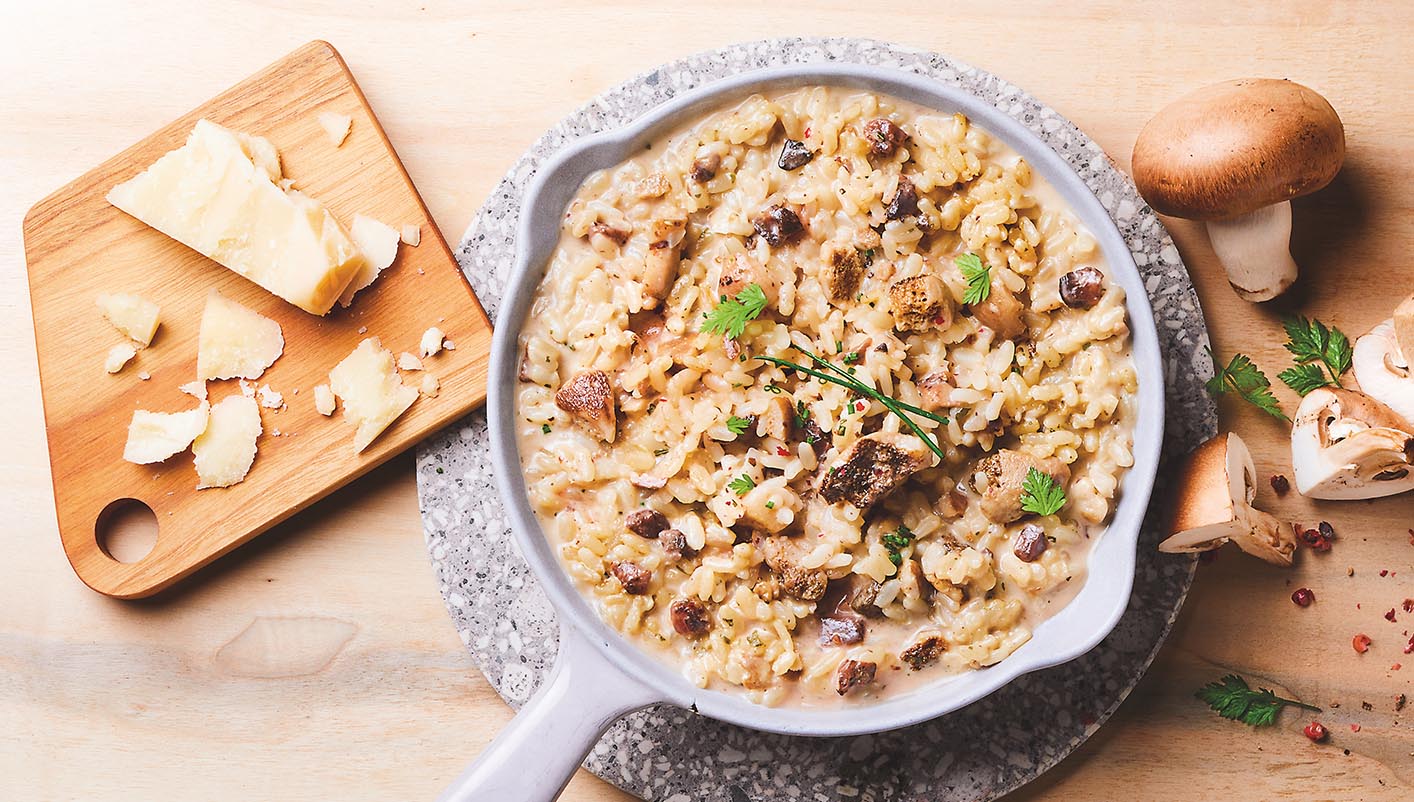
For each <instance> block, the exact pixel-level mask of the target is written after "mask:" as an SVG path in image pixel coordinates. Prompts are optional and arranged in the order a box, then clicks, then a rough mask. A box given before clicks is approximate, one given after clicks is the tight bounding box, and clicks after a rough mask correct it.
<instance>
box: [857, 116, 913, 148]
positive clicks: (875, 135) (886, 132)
mask: <svg viewBox="0 0 1414 802" xmlns="http://www.w3.org/2000/svg"><path fill="white" fill-rule="evenodd" d="M864 139H865V140H866V141H868V142H869V152H870V153H872V154H874V155H875V156H878V157H880V158H888V157H889V156H892V155H894V151H896V150H898V149H899V147H900V146H901V145H903V143H905V142H907V141H908V134H907V133H905V132H904V130H903V129H902V128H899V127H898V126H897V125H896V124H895V123H894V121H893V120H890V119H889V118H887V117H876V118H874V119H872V120H870V121H869V122H867V123H865V124H864Z"/></svg>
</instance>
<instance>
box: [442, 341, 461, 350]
mask: <svg viewBox="0 0 1414 802" xmlns="http://www.w3.org/2000/svg"><path fill="white" fill-rule="evenodd" d="M442 347H443V348H445V349H447V350H448V351H455V350H457V344H456V343H454V342H452V341H451V340H443V341H442Z"/></svg>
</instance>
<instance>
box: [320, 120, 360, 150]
mask: <svg viewBox="0 0 1414 802" xmlns="http://www.w3.org/2000/svg"><path fill="white" fill-rule="evenodd" d="M319 126H320V127H321V128H323V129H324V133H326V134H328V135H329V141H330V142H332V143H334V147H336V148H337V147H339V146H340V145H342V144H344V140H345V139H348V138H349V129H350V128H352V127H353V118H352V117H350V116H349V115H347V114H339V113H337V112H333V111H325V112H320V114H319Z"/></svg>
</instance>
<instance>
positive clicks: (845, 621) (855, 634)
mask: <svg viewBox="0 0 1414 802" xmlns="http://www.w3.org/2000/svg"><path fill="white" fill-rule="evenodd" d="M862 640H864V619H862V618H860V617H858V616H830V617H827V618H821V619H820V645H821V646H849V645H850V644H854V643H859V642H860V641H862Z"/></svg>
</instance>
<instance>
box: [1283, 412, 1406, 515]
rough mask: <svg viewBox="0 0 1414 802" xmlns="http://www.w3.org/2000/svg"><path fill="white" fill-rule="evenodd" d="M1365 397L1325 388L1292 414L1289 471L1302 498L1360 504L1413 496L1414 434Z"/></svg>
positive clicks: (1404, 422) (1393, 414) (1398, 420)
mask: <svg viewBox="0 0 1414 802" xmlns="http://www.w3.org/2000/svg"><path fill="white" fill-rule="evenodd" d="M1409 428H1410V427H1409V423H1408V422H1407V421H1405V420H1404V419H1403V418H1401V417H1400V416H1399V415H1398V414H1396V413H1395V411H1394V410H1392V409H1390V408H1389V407H1387V406H1385V405H1384V404H1381V403H1380V402H1379V401H1376V400H1375V399H1373V398H1371V397H1370V396H1368V395H1365V394H1364V393H1357V392H1354V391H1353V390H1342V389H1338V388H1329V387H1323V388H1321V389H1319V390H1312V391H1311V392H1310V393H1309V394H1307V396H1306V397H1305V398H1304V399H1302V401H1301V406H1300V407H1298V408H1297V410H1296V421H1295V423H1294V425H1293V427H1292V430H1291V466H1292V469H1293V471H1294V473H1295V474H1296V489H1297V490H1298V491H1300V493H1301V494H1302V495H1303V496H1308V497H1310V498H1325V499H1364V498H1380V497H1383V496H1393V495H1395V494H1397V493H1403V492H1405V491H1408V490H1414V434H1410V432H1409Z"/></svg>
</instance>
